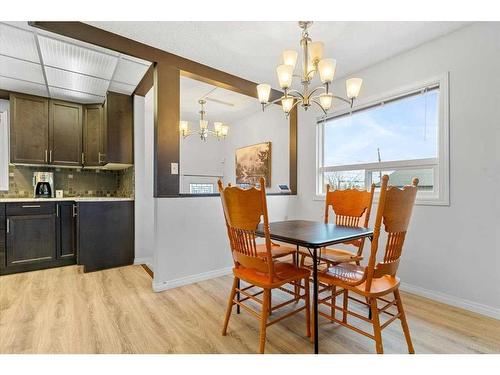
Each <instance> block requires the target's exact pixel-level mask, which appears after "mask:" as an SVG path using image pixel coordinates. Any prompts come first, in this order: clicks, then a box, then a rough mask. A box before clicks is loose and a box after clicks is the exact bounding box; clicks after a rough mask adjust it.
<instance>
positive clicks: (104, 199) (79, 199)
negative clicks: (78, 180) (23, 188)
mask: <svg viewBox="0 0 500 375" xmlns="http://www.w3.org/2000/svg"><path fill="white" fill-rule="evenodd" d="M133 200H134V198H118V197H64V198H0V203H16V202H61V201H70V202H119V201H133Z"/></svg>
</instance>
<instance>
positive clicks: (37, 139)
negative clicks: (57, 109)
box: [9, 94, 49, 164]
mask: <svg viewBox="0 0 500 375" xmlns="http://www.w3.org/2000/svg"><path fill="white" fill-rule="evenodd" d="M9 100H10V113H11V121H10V123H11V124H10V161H11V163H22V164H47V163H48V160H49V100H48V99H46V98H41V97H37V96H30V95H21V94H11V95H10V98H9Z"/></svg>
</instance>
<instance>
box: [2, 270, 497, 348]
mask: <svg viewBox="0 0 500 375" xmlns="http://www.w3.org/2000/svg"><path fill="white" fill-rule="evenodd" d="M230 286H231V277H229V276H225V277H220V278H217V279H212V280H208V281H204V282H200V283H197V284H193V285H188V286H185V287H180V288H176V289H172V290H168V291H165V292H162V293H154V292H153V291H152V290H151V278H150V276H149V275H148V274H147V273H146V272H145V271H144V269H143V268H142V267H140V266H129V267H122V268H116V269H111V270H106V271H99V272H93V273H87V274H84V273H82V271H81V270H80V268H79V267H78V266H70V267H62V268H55V269H50V270H43V271H35V272H27V273H21V274H16V275H9V276H2V277H0V353H255V352H257V350H258V342H259V340H258V331H259V324H258V322H257V320H256V319H254V318H253V317H252V316H250V315H249V314H248V313H245V311H242V313H241V314H240V315H236V314H233V315H232V317H231V320H230V322H229V331H228V336H226V337H223V336H221V333H220V332H221V328H222V320H223V314H224V311H225V307H226V302H227V298H228V294H229V290H230ZM278 294H279V293H275V295H274V296H273V298H274V301H278V300H279V299H280V296H279V295H278ZM402 297H403V303H404V304H405V307H406V312H407V315H408V320H409V325H410V330H411V333H412V337H413V343H414V346H415V350H416V352H417V353H499V352H500V321H498V320H495V319H491V318H486V317H483V316H481V315H477V314H473V313H470V312H467V311H464V310H461V309H457V308H454V307H450V306H447V305H443V304H440V303H437V302H433V301H431V300H428V299H424V298H421V297H417V296H415V295H411V294H407V293H403V294H402ZM304 322H305V319H304V315H303V314H302V313H300V314H297V315H295V316H293V317H292V318H289V319H285V320H283V321H282V322H280V323H277V324H276V325H273V326H271V327H270V328H269V329H268V335H267V337H268V340H267V344H266V353H311V352H312V345H311V343H310V342H309V340H308V339H307V338H306V337H305V335H304V333H305V326H304V324H305V323H304ZM382 336H383V340H384V349H385V352H386V353H406V350H407V349H406V343H405V340H404V337H403V333H402V331H401V326H400V324H399V323H398V322H395V323H393V324H391V325H390V326H389V327H388V328H387V329H385V330H384V331H383V332H382ZM320 351H321V352H322V353H374V352H375V347H374V343H373V341H371V340H370V339H368V338H365V337H363V336H361V335H359V334H356V333H355V332H352V331H350V330H348V329H346V328H344V327H340V326H338V325H336V324H332V323H329V322H327V321H326V320H324V319H321V321H320Z"/></svg>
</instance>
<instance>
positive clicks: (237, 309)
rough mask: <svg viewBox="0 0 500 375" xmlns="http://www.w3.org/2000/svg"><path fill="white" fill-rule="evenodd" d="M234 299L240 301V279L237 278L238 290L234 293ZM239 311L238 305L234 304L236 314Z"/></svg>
mask: <svg viewBox="0 0 500 375" xmlns="http://www.w3.org/2000/svg"><path fill="white" fill-rule="evenodd" d="M236 300H237V301H238V302H240V279H238V292H237V293H236ZM239 313H240V305H236V314H239Z"/></svg>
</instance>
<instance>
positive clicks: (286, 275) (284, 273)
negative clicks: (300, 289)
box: [233, 261, 310, 288]
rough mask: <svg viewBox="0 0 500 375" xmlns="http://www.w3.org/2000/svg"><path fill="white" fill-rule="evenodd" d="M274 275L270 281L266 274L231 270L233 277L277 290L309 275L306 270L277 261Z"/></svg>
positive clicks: (242, 269) (243, 269) (249, 269)
mask: <svg viewBox="0 0 500 375" xmlns="http://www.w3.org/2000/svg"><path fill="white" fill-rule="evenodd" d="M274 273H275V277H274V279H273V280H272V281H270V280H269V276H268V274H266V273H262V272H259V271H256V270H254V269H251V268H245V267H238V268H233V274H234V276H235V277H237V278H238V279H241V280H243V281H246V282H247V283H250V284H253V285H256V286H259V287H261V288H278V287H280V286H281V285H284V284H287V283H289V282H291V281H296V280H301V279H304V278H308V277H309V275H310V271H309V270H308V269H306V268H300V267H296V266H295V265H293V264H291V263H285V262H278V261H276V262H274Z"/></svg>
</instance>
